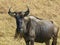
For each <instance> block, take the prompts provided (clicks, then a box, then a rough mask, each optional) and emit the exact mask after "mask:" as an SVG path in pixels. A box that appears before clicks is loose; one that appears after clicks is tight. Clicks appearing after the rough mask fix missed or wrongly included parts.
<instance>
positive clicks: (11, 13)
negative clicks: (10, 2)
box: [8, 8, 16, 16]
mask: <svg viewBox="0 0 60 45" xmlns="http://www.w3.org/2000/svg"><path fill="white" fill-rule="evenodd" d="M10 10H11V8H9V11H8V14H9V15H11V16H15V15H16V13H15V12H11V11H10Z"/></svg>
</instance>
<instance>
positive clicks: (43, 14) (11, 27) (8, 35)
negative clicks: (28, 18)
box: [0, 0, 60, 45]
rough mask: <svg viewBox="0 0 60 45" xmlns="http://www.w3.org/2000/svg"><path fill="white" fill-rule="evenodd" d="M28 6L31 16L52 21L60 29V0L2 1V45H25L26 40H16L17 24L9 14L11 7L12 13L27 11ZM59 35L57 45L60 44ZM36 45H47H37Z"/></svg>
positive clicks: (0, 19) (0, 44)
mask: <svg viewBox="0 0 60 45" xmlns="http://www.w3.org/2000/svg"><path fill="white" fill-rule="evenodd" d="M27 5H28V6H29V9H30V14H31V15H34V16H36V17H38V18H43V19H46V20H52V21H53V22H54V23H55V24H56V25H57V26H59V27H60V20H59V19H60V0H0V45H25V42H24V39H22V40H21V39H19V38H18V39H16V40H14V33H15V29H16V24H15V23H16V22H15V19H14V18H12V17H11V16H9V15H8V13H7V12H8V9H9V8H10V7H12V9H11V11H25V10H26V9H27V8H26V6H27ZM59 34H60V31H59ZM59 34H58V43H57V45H59V44H60V35H59ZM35 45H45V44H44V43H43V44H41V43H35Z"/></svg>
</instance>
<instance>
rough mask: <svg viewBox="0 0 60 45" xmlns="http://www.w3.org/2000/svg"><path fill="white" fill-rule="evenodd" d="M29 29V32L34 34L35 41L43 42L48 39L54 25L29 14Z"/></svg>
mask: <svg viewBox="0 0 60 45" xmlns="http://www.w3.org/2000/svg"><path fill="white" fill-rule="evenodd" d="M29 23H31V25H30V30H29V34H30V35H31V36H35V41H36V42H45V41H47V40H49V39H50V38H51V36H52V34H53V31H54V25H53V24H52V23H51V22H50V21H46V20H39V19H36V18H35V17H33V16H30V22H29Z"/></svg>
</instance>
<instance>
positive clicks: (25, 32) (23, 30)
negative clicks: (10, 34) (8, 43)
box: [8, 8, 58, 45]
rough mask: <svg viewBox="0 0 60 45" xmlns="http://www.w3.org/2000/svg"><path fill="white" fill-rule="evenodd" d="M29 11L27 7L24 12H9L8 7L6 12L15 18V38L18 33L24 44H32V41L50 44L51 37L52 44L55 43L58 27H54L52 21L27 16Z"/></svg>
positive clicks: (54, 44)
mask: <svg viewBox="0 0 60 45" xmlns="http://www.w3.org/2000/svg"><path fill="white" fill-rule="evenodd" d="M29 12H30V11H29V8H28V9H27V11H26V12H23V11H20V12H11V11H10V9H9V11H8V14H9V15H10V16H12V17H14V18H15V19H16V25H17V28H16V32H15V38H16V37H17V36H18V35H19V34H20V36H21V37H23V38H24V39H25V42H26V45H34V42H40V43H43V42H44V43H45V44H46V45H50V44H49V42H50V39H51V38H53V41H52V45H56V44H57V37H58V27H55V25H54V24H53V22H52V21H48V20H43V19H38V18H36V17H34V16H29Z"/></svg>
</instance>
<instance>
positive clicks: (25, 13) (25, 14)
mask: <svg viewBox="0 0 60 45" xmlns="http://www.w3.org/2000/svg"><path fill="white" fill-rule="evenodd" d="M29 12H30V11H29V7H28V6H27V11H25V12H24V16H27V15H28V14H29Z"/></svg>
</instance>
